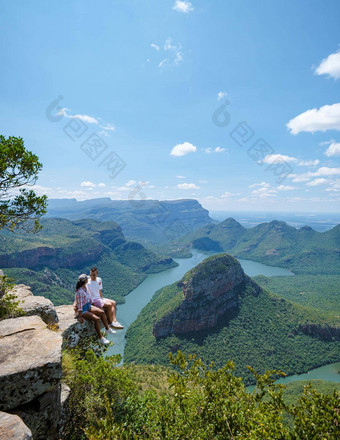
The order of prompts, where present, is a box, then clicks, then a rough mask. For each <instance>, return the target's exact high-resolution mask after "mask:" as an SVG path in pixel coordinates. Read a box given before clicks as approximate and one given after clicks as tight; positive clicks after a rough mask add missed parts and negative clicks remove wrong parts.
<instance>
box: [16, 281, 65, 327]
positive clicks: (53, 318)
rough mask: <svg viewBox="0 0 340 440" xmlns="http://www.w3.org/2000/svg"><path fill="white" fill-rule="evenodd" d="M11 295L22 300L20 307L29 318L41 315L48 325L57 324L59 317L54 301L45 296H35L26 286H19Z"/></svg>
mask: <svg viewBox="0 0 340 440" xmlns="http://www.w3.org/2000/svg"><path fill="white" fill-rule="evenodd" d="M10 293H13V294H14V295H16V296H17V298H18V300H20V304H19V307H20V308H21V309H22V310H23V311H24V312H25V313H26V315H27V316H31V315H39V316H40V317H41V319H42V320H43V321H44V322H45V323H46V324H56V323H57V322H58V315H57V312H56V310H55V307H54V305H53V303H52V301H50V300H49V299H47V298H45V297H44V296H33V293H32V291H31V288H30V287H28V286H25V284H18V285H16V286H15V287H14V288H13V289H12V290H11V292H10Z"/></svg>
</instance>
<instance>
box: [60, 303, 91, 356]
mask: <svg viewBox="0 0 340 440" xmlns="http://www.w3.org/2000/svg"><path fill="white" fill-rule="evenodd" d="M56 311H57V315H58V318H59V323H58V325H59V329H60V330H61V332H62V336H63V346H64V347H71V348H73V347H75V346H76V345H77V344H78V341H79V339H80V338H88V337H90V336H93V335H95V334H96V332H95V330H94V325H93V323H92V322H90V321H87V320H86V319H85V322H84V323H83V324H80V322H79V321H78V319H76V318H75V317H74V310H73V306H72V305H70V306H58V307H56Z"/></svg>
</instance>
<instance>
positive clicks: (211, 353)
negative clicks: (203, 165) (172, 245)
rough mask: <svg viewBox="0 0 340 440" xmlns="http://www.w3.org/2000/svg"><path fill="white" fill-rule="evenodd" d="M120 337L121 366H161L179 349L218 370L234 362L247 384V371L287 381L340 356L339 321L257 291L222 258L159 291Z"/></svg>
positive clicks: (231, 261)
mask: <svg viewBox="0 0 340 440" xmlns="http://www.w3.org/2000/svg"><path fill="white" fill-rule="evenodd" d="M126 336H127V344H126V348H125V354H124V358H125V361H126V362H136V363H144V364H145V363H147V364H148V363H150V364H164V365H166V364H167V362H168V356H167V354H168V353H169V352H176V351H177V350H181V351H182V352H185V353H187V354H188V353H197V355H198V356H199V357H201V358H203V359H204V360H205V361H206V362H207V363H209V362H214V363H215V364H216V365H217V366H219V367H220V366H222V365H224V364H225V363H226V362H227V361H228V360H234V361H235V364H236V368H237V373H238V374H240V375H242V376H243V377H246V378H248V380H250V378H251V375H250V374H249V371H248V370H247V368H246V366H247V365H251V366H252V367H254V368H255V369H256V370H258V371H259V372H264V371H265V370H267V369H282V370H283V371H284V372H286V373H289V374H293V373H299V372H303V371H306V370H308V369H310V368H313V367H317V366H320V365H323V364H325V363H328V362H335V361H337V360H338V359H339V356H340V327H339V325H338V321H334V323H331V322H329V321H327V319H326V317H324V316H321V314H319V313H318V312H315V311H314V312H312V311H311V310H309V309H307V308H304V307H301V306H297V305H294V304H292V303H290V302H288V301H285V300H284V299H282V298H280V297H278V296H276V295H273V294H271V293H270V292H267V291H265V290H263V289H262V288H261V287H260V286H259V285H257V284H256V283H255V282H254V281H252V280H251V279H250V278H249V277H248V276H246V275H245V274H244V272H243V270H242V268H241V266H240V264H239V262H238V261H237V260H236V259H235V258H233V257H232V256H230V255H226V254H220V255H216V256H213V257H210V258H207V259H206V260H204V261H203V262H202V263H200V264H199V265H198V266H196V267H195V268H193V269H191V270H190V271H189V272H187V273H186V274H185V275H184V277H183V278H182V279H181V280H180V281H179V282H178V283H175V284H172V285H170V286H167V287H164V288H163V289H161V290H159V291H158V292H157V293H156V294H155V295H154V297H153V299H152V300H151V302H150V303H149V304H148V305H147V306H146V307H145V308H144V309H143V310H142V311H141V313H140V315H139V317H138V318H137V320H136V321H135V322H134V323H133V324H132V325H131V326H130V327H129V329H128V331H127V335H126Z"/></svg>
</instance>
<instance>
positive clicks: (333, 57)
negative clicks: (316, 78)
mask: <svg viewBox="0 0 340 440" xmlns="http://www.w3.org/2000/svg"><path fill="white" fill-rule="evenodd" d="M315 73H316V74H317V75H329V76H330V77H332V78H334V79H339V78H340V49H339V50H338V51H337V52H335V53H331V54H330V55H328V57H327V58H325V59H323V60H322V61H321V63H320V65H319V66H318V67H317V68H316V69H315Z"/></svg>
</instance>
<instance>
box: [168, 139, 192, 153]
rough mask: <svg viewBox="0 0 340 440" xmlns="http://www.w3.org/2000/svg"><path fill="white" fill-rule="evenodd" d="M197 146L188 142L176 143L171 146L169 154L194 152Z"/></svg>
mask: <svg viewBox="0 0 340 440" xmlns="http://www.w3.org/2000/svg"><path fill="white" fill-rule="evenodd" d="M196 150H197V147H195V145H192V144H191V143H190V142H183V144H178V145H175V146H174V147H173V149H172V150H171V152H170V156H185V155H186V154H189V153H195V151H196Z"/></svg>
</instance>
